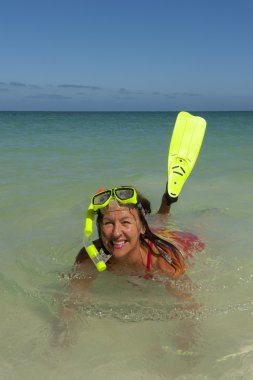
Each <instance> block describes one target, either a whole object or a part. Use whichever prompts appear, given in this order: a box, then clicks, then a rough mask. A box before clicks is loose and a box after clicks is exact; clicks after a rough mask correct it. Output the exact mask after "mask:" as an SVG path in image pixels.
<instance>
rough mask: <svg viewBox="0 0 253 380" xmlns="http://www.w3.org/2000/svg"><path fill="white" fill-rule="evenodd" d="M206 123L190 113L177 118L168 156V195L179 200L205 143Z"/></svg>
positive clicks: (180, 114) (181, 114)
mask: <svg viewBox="0 0 253 380" xmlns="http://www.w3.org/2000/svg"><path fill="white" fill-rule="evenodd" d="M205 130H206V121H205V119H203V118H202V117H199V116H193V115H191V114H190V113H188V112H180V113H179V114H178V116H177V119H176V123H175V126H174V130H173V133H172V137H171V142H170V147H169V155H168V194H169V196H170V197H171V198H177V197H178V196H179V194H180V192H181V190H182V188H183V186H184V184H185V181H186V180H187V178H188V177H189V175H190V173H191V171H192V169H193V167H194V165H195V162H196V160H197V158H198V155H199V151H200V148H201V145H202V142H203V138H204V135H205Z"/></svg>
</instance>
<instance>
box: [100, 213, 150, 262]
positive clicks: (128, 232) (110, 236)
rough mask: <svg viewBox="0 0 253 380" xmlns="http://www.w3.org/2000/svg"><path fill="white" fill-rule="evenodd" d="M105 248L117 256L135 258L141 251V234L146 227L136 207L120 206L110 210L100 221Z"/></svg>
mask: <svg viewBox="0 0 253 380" xmlns="http://www.w3.org/2000/svg"><path fill="white" fill-rule="evenodd" d="M100 232H101V238H102V241H103V244H104V246H105V248H106V249H107V250H108V251H109V252H110V253H111V254H112V255H113V256H114V257H115V258H119V259H120V258H123V257H128V258H129V260H130V259H131V260H134V258H135V257H138V256H139V252H140V235H141V234H143V233H144V227H143V225H142V222H141V220H140V217H139V213H138V211H137V210H136V209H135V208H132V209H129V208H127V207H119V208H117V209H112V210H108V211H106V212H105V213H104V214H103V217H102V220H101V222H100Z"/></svg>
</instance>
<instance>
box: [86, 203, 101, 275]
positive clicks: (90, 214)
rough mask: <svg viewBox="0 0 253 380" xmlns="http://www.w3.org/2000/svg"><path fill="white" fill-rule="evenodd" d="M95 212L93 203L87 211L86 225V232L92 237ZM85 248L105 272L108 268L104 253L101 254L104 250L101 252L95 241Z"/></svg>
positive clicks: (99, 268)
mask: <svg viewBox="0 0 253 380" xmlns="http://www.w3.org/2000/svg"><path fill="white" fill-rule="evenodd" d="M95 213H96V211H95V210H94V206H93V204H92V203H91V204H90V206H89V208H88V210H87V212H86V220H85V226H84V234H85V235H86V236H87V237H88V238H90V236H91V235H92V230H93V220H94V216H95ZM85 249H86V252H87V253H88V255H89V257H90V259H91V260H92V261H93V263H94V264H95V266H96V268H97V270H98V271H99V272H103V271H104V270H105V269H106V264H105V261H104V257H102V254H101V253H102V252H101V253H99V251H98V249H97V248H96V246H95V245H94V244H93V243H91V244H89V245H88V246H87V247H85Z"/></svg>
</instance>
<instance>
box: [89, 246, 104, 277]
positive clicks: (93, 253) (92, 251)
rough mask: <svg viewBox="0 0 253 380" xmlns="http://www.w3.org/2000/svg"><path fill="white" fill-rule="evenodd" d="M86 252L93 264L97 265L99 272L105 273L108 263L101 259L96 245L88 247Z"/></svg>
mask: <svg viewBox="0 0 253 380" xmlns="http://www.w3.org/2000/svg"><path fill="white" fill-rule="evenodd" d="M86 251H87V253H88V255H89V257H90V258H91V260H92V261H93V263H94V264H95V266H96V268H97V270H98V271H99V272H103V271H104V270H105V269H106V263H105V262H104V261H103V260H102V258H101V257H100V254H99V252H98V250H97V248H96V247H95V245H94V244H90V245H89V246H88V247H86Z"/></svg>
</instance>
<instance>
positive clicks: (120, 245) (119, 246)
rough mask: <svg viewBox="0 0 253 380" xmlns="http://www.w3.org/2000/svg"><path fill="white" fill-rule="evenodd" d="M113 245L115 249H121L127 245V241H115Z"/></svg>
mask: <svg viewBox="0 0 253 380" xmlns="http://www.w3.org/2000/svg"><path fill="white" fill-rule="evenodd" d="M112 243H113V245H114V246H115V247H117V248H121V247H123V245H124V244H125V241H113V242H112Z"/></svg>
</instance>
